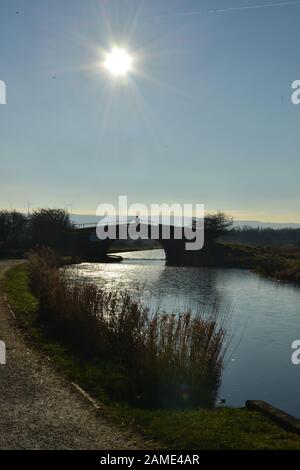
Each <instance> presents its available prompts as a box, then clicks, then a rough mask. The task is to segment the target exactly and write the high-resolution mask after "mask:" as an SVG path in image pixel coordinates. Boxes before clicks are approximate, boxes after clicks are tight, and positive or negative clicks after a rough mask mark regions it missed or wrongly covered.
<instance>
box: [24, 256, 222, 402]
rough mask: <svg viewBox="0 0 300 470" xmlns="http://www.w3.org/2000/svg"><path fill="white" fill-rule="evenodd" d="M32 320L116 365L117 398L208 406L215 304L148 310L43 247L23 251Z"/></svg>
mask: <svg viewBox="0 0 300 470" xmlns="http://www.w3.org/2000/svg"><path fill="white" fill-rule="evenodd" d="M29 272H30V282H31V288H32V290H33V292H34V293H35V294H36V296H37V297H38V299H39V302H40V309H39V321H41V322H43V323H44V324H45V325H46V326H47V327H48V328H49V329H50V330H51V332H52V334H55V335H56V336H57V337H59V338H60V339H62V340H63V341H64V342H65V343H67V344H68V345H69V346H71V347H72V349H73V351H76V352H77V353H78V354H79V355H82V356H84V357H88V358H92V359H93V360H96V361H101V362H102V363H103V361H104V362H106V363H109V364H112V366H113V367H114V366H117V367H120V368H121V369H122V370H123V371H124V378H125V379H124V380H125V382H126V384H125V387H124V394H125V395H126V396H124V399H125V400H127V401H129V402H130V403H133V404H135V405H136V404H138V405H139V406H144V407H185V406H212V405H213V404H214V401H215V398H216V394H217V391H218V387H219V384H220V378H221V373H222V367H223V358H224V352H225V338H226V328H225V326H224V323H222V322H221V324H220V323H219V322H218V312H217V311H215V312H212V313H211V314H209V318H205V317H204V316H201V315H200V316H199V315H196V316H195V315H192V313H191V312H189V311H187V312H183V313H179V314H176V315H175V314H174V315H170V314H166V313H161V312H159V311H157V312H155V313H152V312H151V311H150V310H149V309H148V308H147V307H145V306H144V305H142V303H141V302H140V301H139V300H134V299H133V298H132V297H131V296H130V295H129V294H128V292H125V291H121V292H119V291H116V290H112V291H107V290H105V289H103V288H99V287H97V286H95V285H91V284H78V283H76V282H75V281H72V280H70V279H68V277H67V276H66V275H65V274H64V272H63V271H61V270H58V269H57V268H56V259H55V256H54V255H53V253H52V252H50V251H49V250H47V249H43V250H39V252H31V253H30V256H29Z"/></svg>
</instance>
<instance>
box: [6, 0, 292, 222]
mask: <svg viewBox="0 0 300 470" xmlns="http://www.w3.org/2000/svg"><path fill="white" fill-rule="evenodd" d="M283 3H286V5H283ZM248 7H251V8H248ZM299 15H300V2H284V1H282V2H277V1H269V0H265V1H264V0H262V1H260V0H257V1H256V0H218V1H214V0H207V1H206V0H188V1H182V0H144V1H141V0H1V2H0V80H2V81H4V82H5V84H6V93H7V97H6V98H7V103H6V105H0V207H2V208H15V209H19V210H26V211H27V210H28V209H30V210H32V209H33V208H37V207H64V208H67V209H68V210H70V211H71V212H73V213H81V214H95V212H96V209H97V206H98V205H99V204H101V203H112V204H116V203H117V200H118V196H119V195H127V196H128V200H129V202H130V203H142V204H146V205H148V206H149V205H150V204H155V203H169V204H172V203H181V204H183V203H192V204H196V203H198V204H204V205H205V209H206V211H207V212H213V211H219V210H220V211H225V212H227V213H229V214H231V215H233V216H234V217H235V218H238V219H241V220H261V221H273V222H298V223H299V222H300V207H299V202H300V184H299V174H300V158H299V130H300V105H299V106H296V105H294V104H292V102H291V94H292V91H291V84H292V82H293V81H294V80H298V79H300V62H299V41H300V30H299ZM114 45H118V46H120V47H124V48H126V49H127V50H128V51H129V52H130V53H131V55H132V57H133V60H134V66H133V70H132V72H131V73H130V74H129V75H128V77H127V78H126V79H122V80H116V79H113V78H112V77H111V76H109V74H108V73H107V71H106V70H104V68H103V66H102V63H103V58H104V53H105V51H109V50H111V48H112V47H113V46H114Z"/></svg>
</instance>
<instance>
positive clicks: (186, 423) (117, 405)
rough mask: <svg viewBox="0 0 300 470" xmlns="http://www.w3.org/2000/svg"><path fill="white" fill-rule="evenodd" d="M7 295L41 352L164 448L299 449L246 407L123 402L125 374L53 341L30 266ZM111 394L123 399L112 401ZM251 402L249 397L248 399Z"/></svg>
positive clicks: (13, 273) (10, 278)
mask: <svg viewBox="0 0 300 470" xmlns="http://www.w3.org/2000/svg"><path fill="white" fill-rule="evenodd" d="M3 287H4V291H5V293H6V295H7V298H8V301H9V303H10V305H11V306H12V308H13V310H14V312H15V314H16V316H17V320H18V322H19V324H20V326H21V327H22V329H23V330H24V331H25V333H26V334H28V336H29V338H30V340H31V341H34V343H35V345H36V346H38V347H39V348H42V350H43V351H45V352H46V353H47V354H48V355H49V356H50V357H51V359H52V360H53V363H55V365H56V367H57V368H59V369H60V370H61V371H62V372H63V373H64V374H65V376H66V377H67V378H68V379H69V380H72V381H74V382H77V383H78V384H79V385H80V386H81V387H83V388H84V389H86V390H87V391H88V392H89V393H90V394H91V395H93V396H94V397H95V398H97V399H98V400H101V401H103V402H104V403H105V404H107V405H109V409H110V411H111V415H112V416H113V417H115V418H116V419H118V420H120V419H122V420H124V421H126V422H128V423H133V424H134V425H137V426H138V427H139V429H141V430H142V431H143V432H144V433H145V434H146V435H149V436H151V437H152V438H155V439H156V440H158V441H159V442H160V443H161V447H167V448H169V449H176V450H179V449H180V450H183V449H188V450H193V449H236V450H239V449H300V438H299V437H298V436H296V435H295V434H292V433H288V432H286V431H284V430H282V429H281V428H280V427H278V426H277V425H276V424H273V423H272V422H271V421H269V420H268V419H267V418H264V417H263V416H261V415H260V414H259V413H256V412H252V411H248V410H246V409H244V408H242V409H232V408H218V409H215V410H205V409H188V410H155V411H151V410H144V409H138V408H133V407H130V406H128V405H127V404H126V403H124V402H122V401H121V396H122V383H123V380H124V377H123V376H122V371H119V370H117V369H116V368H115V367H112V366H111V365H110V364H99V363H93V362H92V361H87V360H83V359H81V358H80V355H78V354H74V351H71V350H69V349H68V348H67V347H65V345H63V344H62V343H60V342H58V341H57V340H54V339H53V338H52V337H51V335H49V332H48V331H47V330H46V329H45V328H44V327H43V326H42V325H41V324H40V323H39V322H38V321H37V311H38V301H37V300H36V298H35V297H34V296H33V295H32V294H31V292H30V289H29V282H28V271H27V267H26V265H21V266H16V267H14V268H12V269H11V270H10V271H8V273H7V274H6V276H5V279H4V282H3ZM112 394H113V395H114V396H115V397H117V396H118V395H119V397H120V399H119V400H117V399H115V400H112V399H111V398H110V397H111V396H112ZM245 398H248V397H245Z"/></svg>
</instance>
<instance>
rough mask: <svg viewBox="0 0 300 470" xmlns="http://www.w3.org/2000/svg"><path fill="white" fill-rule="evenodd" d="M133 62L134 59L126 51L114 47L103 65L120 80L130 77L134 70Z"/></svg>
mask: <svg viewBox="0 0 300 470" xmlns="http://www.w3.org/2000/svg"><path fill="white" fill-rule="evenodd" d="M132 62H133V59H132V57H131V56H130V54H129V53H128V52H127V51H126V50H125V49H122V48H119V47H114V48H113V49H112V50H111V52H109V53H107V54H106V59H105V61H104V63H103V65H104V67H105V68H106V69H107V70H108V71H109V72H110V73H111V75H112V76H113V77H116V78H118V77H126V75H128V73H129V72H130V70H131V69H132Z"/></svg>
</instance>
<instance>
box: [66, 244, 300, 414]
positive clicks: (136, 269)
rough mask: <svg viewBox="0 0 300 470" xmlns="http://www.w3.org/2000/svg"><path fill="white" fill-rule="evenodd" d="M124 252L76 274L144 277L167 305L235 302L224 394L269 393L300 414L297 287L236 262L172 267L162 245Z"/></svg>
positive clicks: (152, 295)
mask: <svg viewBox="0 0 300 470" xmlns="http://www.w3.org/2000/svg"><path fill="white" fill-rule="evenodd" d="M122 256H123V257H124V261H123V263H121V264H82V265H79V266H77V267H72V268H70V274H71V275H75V276H76V277H77V278H78V279H79V280H81V281H84V282H87V281H91V282H95V283H97V284H99V285H106V286H107V287H110V286H112V285H115V286H120V287H125V288H126V289H129V290H136V286H137V285H142V286H143V287H144V290H143V298H144V301H145V302H150V301H151V305H153V307H155V305H160V306H161V307H162V308H163V309H165V310H166V311H169V312H172V311H174V310H178V309H184V308H186V307H187V306H189V307H192V309H193V310H194V311H197V310H198V309H199V305H200V306H201V305H203V304H206V305H209V306H210V307H211V308H213V306H214V305H215V304H216V303H218V304H220V305H221V306H223V307H224V306H225V307H226V308H225V311H226V309H228V306H230V307H231V330H230V334H231V335H233V336H234V337H233V341H232V343H231V348H230V353H229V355H228V357H227V360H228V362H227V366H226V368H225V370H224V374H223V379H222V385H221V391H220V396H221V397H222V398H225V399H226V403H227V404H228V405H232V406H243V405H244V403H245V401H246V400H247V399H262V400H266V401H269V402H271V403H272V404H273V405H275V406H278V407H280V408H283V409H285V410H286V411H287V412H289V413H292V414H294V415H296V416H298V417H300V394H299V391H298V388H299V387H300V366H294V365H293V364H292V363H291V343H292V342H293V341H294V340H295V339H299V338H300V289H299V288H298V287H295V286H292V285H288V284H283V283H276V282H274V281H271V280H268V279H263V278H260V277H258V276H256V275H255V274H253V273H251V272H249V271H243V270H238V269H227V270H226V269H205V268H176V267H175V268H174V267H166V266H165V264H164V253H163V251H162V250H155V251H153V252H151V251H150V252H149V251H148V252H135V253H127V254H123V255H122ZM147 258H148V259H147ZM150 299H151V300H150Z"/></svg>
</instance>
